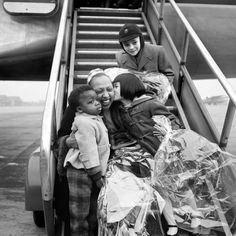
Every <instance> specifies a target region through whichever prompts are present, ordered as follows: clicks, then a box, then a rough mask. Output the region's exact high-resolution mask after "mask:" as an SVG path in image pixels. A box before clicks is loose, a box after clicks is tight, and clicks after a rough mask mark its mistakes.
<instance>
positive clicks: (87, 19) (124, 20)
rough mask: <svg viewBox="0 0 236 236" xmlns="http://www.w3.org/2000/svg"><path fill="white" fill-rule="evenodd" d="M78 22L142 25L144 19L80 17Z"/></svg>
mask: <svg viewBox="0 0 236 236" xmlns="http://www.w3.org/2000/svg"><path fill="white" fill-rule="evenodd" d="M77 22H78V23H79V22H82V23H91V22H94V23H109V24H110V23H118V24H126V23H135V24H142V23H143V19H142V17H119V16H78V17H77Z"/></svg>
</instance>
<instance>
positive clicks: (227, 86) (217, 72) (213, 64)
mask: <svg viewBox="0 0 236 236" xmlns="http://www.w3.org/2000/svg"><path fill="white" fill-rule="evenodd" d="M164 1H165V0H161V2H164ZM169 2H170V4H171V6H172V7H173V9H174V10H175V12H176V13H177V15H178V16H179V18H180V20H181V21H182V23H183V24H184V26H185V28H186V29H187V31H188V33H189V34H190V36H191V38H192V39H193V41H194V42H195V44H196V46H197V47H198V49H199V50H200V52H201V54H202V56H203V57H204V58H205V60H206V62H207V64H208V65H209V67H210V68H211V70H212V72H213V73H214V74H215V76H216V77H217V79H218V80H219V82H220V83H221V85H222V87H223V88H224V90H225V92H226V93H227V94H228V96H229V98H230V100H231V101H232V102H233V104H234V106H235V107H236V94H235V92H234V90H233V89H232V86H231V85H230V84H229V82H228V81H227V79H226V77H225V75H224V73H223V72H222V71H221V69H220V68H219V66H218V65H217V63H216V62H215V60H214V59H213V57H212V56H211V54H210V53H209V51H208V50H207V49H206V47H205V46H204V44H203V43H202V41H201V39H200V38H199V37H198V35H197V34H196V32H195V31H194V29H193V28H192V26H191V25H190V23H189V22H188V20H187V19H186V17H185V16H184V14H183V13H182V11H181V10H180V9H179V7H178V6H177V4H176V2H175V1H174V0H169ZM163 5H164V4H163Z"/></svg>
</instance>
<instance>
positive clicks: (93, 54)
mask: <svg viewBox="0 0 236 236" xmlns="http://www.w3.org/2000/svg"><path fill="white" fill-rule="evenodd" d="M118 51H119V50H101V49H97V50H91V49H85V50H82V49H79V50H76V54H75V58H76V59H78V58H80V59H84V58H85V59H86V58H92V59H94V58H97V59H113V60H115V54H116V53H117V52H118Z"/></svg>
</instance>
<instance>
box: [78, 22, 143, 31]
mask: <svg viewBox="0 0 236 236" xmlns="http://www.w3.org/2000/svg"><path fill="white" fill-rule="evenodd" d="M123 25H124V24H106V23H78V24H77V30H87V31H88V30H89V31H96V30H102V31H116V32H119V31H120V29H121V27H122V26H123ZM138 27H139V28H140V29H141V30H142V31H146V28H145V25H144V24H138Z"/></svg>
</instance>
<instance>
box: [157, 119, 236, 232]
mask: <svg viewBox="0 0 236 236" xmlns="http://www.w3.org/2000/svg"><path fill="white" fill-rule="evenodd" d="M164 119H166V118H165V117H162V118H161V120H159V122H158V119H156V123H159V127H160V126H162V125H164V126H165V127H163V126H162V131H164V132H166V136H165V137H164V139H163V141H162V143H161V145H160V147H159V149H158V151H157V153H156V155H155V167H154V169H155V171H154V176H153V179H152V181H153V182H152V184H153V185H154V186H155V185H156V186H158V187H159V188H163V191H165V193H167V194H168V196H169V198H170V199H171V202H172V205H173V208H174V212H175V218H176V221H177V222H178V226H179V228H182V229H184V230H188V231H191V232H193V233H200V234H209V233H210V231H212V230H213V231H214V230H217V231H225V232H227V231H228V232H230V231H229V228H231V230H232V231H234V230H235V227H236V222H235V219H236V211H235V209H236V208H235V207H236V184H235V182H236V157H235V156H233V155H231V154H230V153H227V152H223V151H222V150H221V149H220V148H219V147H218V145H216V144H215V143H212V142H210V141H208V140H207V139H206V138H204V137H202V136H200V135H198V134H197V133H195V132H194V131H191V130H186V129H183V130H175V131H171V128H170V125H169V123H168V122H166V121H163V120H164ZM157 127H158V126H157ZM228 226H229V227H228Z"/></svg>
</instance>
